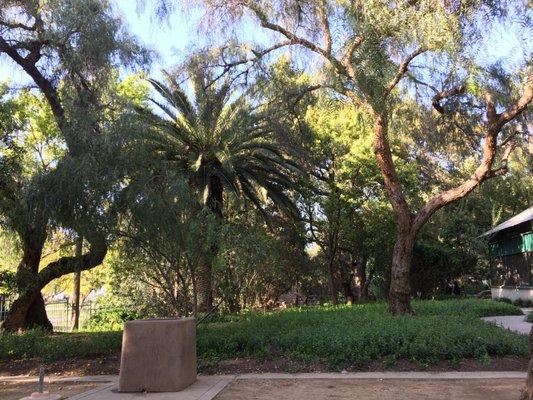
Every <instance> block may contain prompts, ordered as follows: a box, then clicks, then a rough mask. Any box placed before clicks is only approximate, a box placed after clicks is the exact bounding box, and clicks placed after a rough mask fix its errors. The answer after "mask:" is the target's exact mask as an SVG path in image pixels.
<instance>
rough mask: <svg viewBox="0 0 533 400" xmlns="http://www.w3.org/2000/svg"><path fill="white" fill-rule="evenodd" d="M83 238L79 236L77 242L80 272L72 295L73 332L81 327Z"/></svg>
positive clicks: (75, 275) (75, 280)
mask: <svg viewBox="0 0 533 400" xmlns="http://www.w3.org/2000/svg"><path fill="white" fill-rule="evenodd" d="M82 250H83V237H82V236H78V240H77V241H76V258H77V259H78V264H79V267H80V270H78V271H76V272H74V292H73V293H72V319H71V324H72V326H71V330H73V331H77V330H78V329H79V327H80V291H81V263H82V259H81V256H82Z"/></svg>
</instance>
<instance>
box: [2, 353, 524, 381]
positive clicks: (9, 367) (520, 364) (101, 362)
mask: <svg viewBox="0 0 533 400" xmlns="http://www.w3.org/2000/svg"><path fill="white" fill-rule="evenodd" d="M119 365H120V358H119V356H118V355H110V356H108V357H98V358H92V359H70V360H64V361H55V362H48V363H43V362H42V361H40V360H38V359H31V360H11V361H3V362H0V377H2V376H13V375H38V373H39V367H41V366H43V367H44V368H45V370H46V373H47V375H54V376H84V375H117V374H118V369H119ZM527 366H528V359H526V358H517V357H494V358H493V359H492V360H491V361H490V362H489V363H482V362H479V361H477V360H464V361H462V362H460V363H459V364H450V363H445V362H441V363H438V364H434V365H427V366H422V365H420V364H416V363H413V362H409V361H406V360H398V361H397V362H396V363H395V364H393V365H385V364H384V363H383V362H379V361H374V362H372V363H370V364H368V365H364V366H346V367H345V369H346V370H347V371H348V372H376V371H431V372H445V371H463V372H467V371H527ZM201 372H202V373H204V374H208V375H214V374H242V373H258V372H287V373H293V372H335V371H331V368H329V367H328V366H327V365H325V364H320V363H305V362H301V361H296V360H291V359H288V358H285V357H277V358H274V359H270V360H259V359H254V358H234V359H229V360H222V361H220V362H219V363H218V364H217V365H210V366H201ZM337 372H339V371H337Z"/></svg>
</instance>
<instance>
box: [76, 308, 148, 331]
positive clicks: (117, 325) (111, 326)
mask: <svg viewBox="0 0 533 400" xmlns="http://www.w3.org/2000/svg"><path fill="white" fill-rule="evenodd" d="M138 318H140V316H139V314H138V313H136V312H134V311H127V310H121V309H112V310H100V311H97V312H96V313H95V314H93V315H92V316H91V317H90V318H89V319H88V320H87V322H85V324H84V325H83V329H84V330H86V331H92V332H102V331H121V330H122V329H123V328H124V322H126V321H131V320H134V319H138Z"/></svg>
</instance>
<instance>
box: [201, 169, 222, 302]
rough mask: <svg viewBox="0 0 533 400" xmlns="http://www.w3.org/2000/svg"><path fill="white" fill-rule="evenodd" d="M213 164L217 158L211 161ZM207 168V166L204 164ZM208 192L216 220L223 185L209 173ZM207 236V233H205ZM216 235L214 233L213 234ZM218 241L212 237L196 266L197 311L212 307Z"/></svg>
mask: <svg viewBox="0 0 533 400" xmlns="http://www.w3.org/2000/svg"><path fill="white" fill-rule="evenodd" d="M212 162H213V163H214V164H215V165H216V164H217V163H218V164H220V163H219V162H218V161H217V160H216V161H212ZM206 168H209V166H206ZM207 190H208V194H207V199H206V205H207V207H208V208H209V210H210V211H211V212H212V213H213V215H214V216H215V217H216V218H217V220H219V221H221V220H222V218H223V213H222V208H223V196H224V187H223V185H222V181H221V180H220V177H219V176H218V175H211V176H210V177H209V182H208V189H207ZM206 236H207V235H206ZM215 237H216V235H215ZM219 247H220V243H219V242H218V239H216V238H215V239H214V241H213V243H211V244H210V245H209V251H208V254H202V255H201V256H200V260H199V262H198V266H197V273H196V277H197V290H198V312H209V311H211V310H212V309H213V260H214V259H215V257H216V256H217V255H218V251H219Z"/></svg>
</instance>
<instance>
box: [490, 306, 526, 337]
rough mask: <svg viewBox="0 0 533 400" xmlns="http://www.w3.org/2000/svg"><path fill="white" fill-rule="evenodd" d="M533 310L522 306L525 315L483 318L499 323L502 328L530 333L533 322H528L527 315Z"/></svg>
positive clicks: (524, 333)
mask: <svg viewBox="0 0 533 400" xmlns="http://www.w3.org/2000/svg"><path fill="white" fill-rule="evenodd" d="M531 311H533V309H532V308H522V312H523V313H524V315H506V316H499V317H485V318H483V320H484V321H486V322H489V323H491V324H496V325H499V326H501V327H502V328H505V329H509V330H511V331H515V332H518V333H521V334H523V335H529V331H530V329H531V325H532V324H531V323H529V322H527V321H526V320H525V318H526V315H527V314H529V313H530V312H531Z"/></svg>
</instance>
